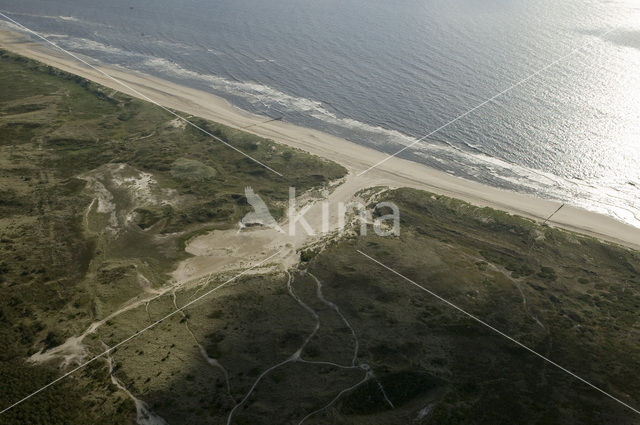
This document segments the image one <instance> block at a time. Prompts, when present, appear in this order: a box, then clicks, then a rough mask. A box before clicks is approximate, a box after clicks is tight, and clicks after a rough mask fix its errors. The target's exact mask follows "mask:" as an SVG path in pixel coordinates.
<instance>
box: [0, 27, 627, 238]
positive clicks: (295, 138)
mask: <svg viewBox="0 0 640 425" xmlns="http://www.w3.org/2000/svg"><path fill="white" fill-rule="evenodd" d="M0 47H1V48H4V49H6V50H8V51H11V52H14V53H17V54H20V55H23V56H26V57H29V58H31V59H35V60H38V61H40V62H43V63H45V64H47V65H50V66H53V67H56V68H59V69H61V70H63V71H66V72H69V73H72V74H76V75H78V76H81V77H83V78H86V79H88V80H91V81H94V82H96V83H99V84H101V85H104V86H106V87H110V88H113V89H115V90H118V91H120V92H123V93H126V94H128V95H130V96H133V97H138V98H139V97H140V96H139V95H137V94H136V93H133V92H131V91H130V90H129V89H127V88H125V87H123V86H122V85H120V84H118V83H117V82H115V81H113V80H111V79H109V78H108V77H106V76H105V75H103V74H101V73H99V72H97V71H96V70H94V69H91V68H89V67H87V66H86V65H84V64H82V63H81V62H79V61H77V60H75V59H74V58H72V57H70V56H68V55H66V54H64V53H62V52H56V51H54V50H53V49H52V48H47V47H44V46H42V45H41V44H38V43H36V42H33V41H30V40H28V38H27V36H26V35H23V34H21V33H18V32H12V31H9V30H5V29H0ZM98 68H99V69H101V70H102V71H104V72H105V73H107V74H109V75H111V76H113V77H114V78H116V79H118V80H120V81H122V82H123V83H125V84H127V85H128V86H130V87H131V88H133V89H135V90H137V91H138V92H140V93H142V94H143V95H144V96H148V97H149V98H151V99H153V100H154V101H155V102H157V103H159V104H160V105H163V106H165V107H167V108H171V109H174V110H176V111H182V112H185V113H187V114H191V115H194V116H200V117H203V118H206V119H210V120H212V121H216V122H220V123H222V124H225V125H228V126H230V127H234V128H237V129H240V130H242V131H246V132H249V133H253V134H256V135H258V136H261V137H265V138H268V139H272V140H274V141H275V142H278V143H282V144H285V145H288V146H291V147H294V148H299V149H302V150H304V151H306V152H309V153H311V154H315V155H317V156H320V157H322V158H326V159H329V160H332V161H335V162H337V163H339V164H341V165H343V166H344V167H345V168H346V169H347V170H348V171H349V175H348V176H347V178H346V179H345V182H344V183H343V184H342V185H341V186H342V187H343V189H344V190H342V191H341V192H343V194H344V196H345V197H346V196H349V195H350V194H353V193H355V192H357V191H358V190H360V189H364V188H367V187H371V186H389V187H392V188H397V187H411V188H415V189H421V190H426V191H429V192H434V193H437V194H442V195H446V196H450V197H453V198H458V199H461V200H464V201H467V202H470V203H471V204H474V205H477V206H481V207H491V208H495V209H498V210H503V211H506V212H509V213H511V214H517V215H520V216H523V217H527V218H531V219H534V220H536V221H537V222H539V223H541V222H543V221H544V220H545V219H547V217H549V216H550V215H551V214H552V213H554V211H556V210H557V209H558V207H559V206H561V205H562V203H561V202H559V201H553V200H547V199H541V198H536V197H533V196H531V195H526V194H521V193H517V192H512V191H508V190H504V189H498V188H494V187H491V186H488V185H485V184H482V183H478V182H474V181H470V180H465V179H463V178H460V177H456V176H453V175H450V174H447V173H445V172H442V171H438V170H435V169H432V168H429V167H427V166H425V165H422V164H420V163H417V162H413V161H409V160H405V159H400V158H397V157H394V158H391V159H389V160H388V161H386V162H384V163H383V164H381V165H380V166H378V167H377V168H375V169H372V170H370V171H369V172H367V173H366V174H364V175H362V176H357V174H358V173H360V172H362V171H364V170H366V169H368V168H369V167H370V166H371V165H373V164H376V163H378V162H379V161H381V160H382V159H384V158H386V157H387V156H388V155H387V154H385V153H383V152H380V151H376V150H374V149H371V148H367V147H364V146H361V145H358V144H356V143H353V142H350V141H347V140H345V139H341V138H339V137H336V136H332V135H329V134H326V133H323V132H321V131H318V130H313V129H310V128H304V127H300V126H297V125H294V124H291V123H288V122H285V121H269V118H268V117H264V116H259V115H256V114H252V113H250V112H247V111H244V110H241V109H239V108H237V107H235V106H233V105H232V104H231V103H229V102H228V101H227V100H225V99H223V98H220V97H218V96H215V95H213V94H210V93H207V92H204V91H201V90H197V89H191V88H189V87H185V86H181V85H179V84H176V83H172V82H169V81H166V80H163V79H161V78H158V77H153V76H150V75H146V74H142V73H140V72H136V71H130V70H127V69H124V68H121V67H107V66H103V65H100V66H98ZM267 121H268V122H267ZM266 165H269V164H266ZM284 177H285V178H286V176H284ZM547 223H548V224H549V225H551V226H556V227H560V228H564V229H566V230H570V231H574V232H577V233H581V234H585V235H587V236H592V237H595V238H598V239H602V240H605V241H608V242H613V243H616V244H619V245H622V246H625V247H628V248H632V249H635V250H640V228H636V227H634V226H631V225H629V224H625V223H623V222H621V221H618V220H616V219H615V218H613V217H609V216H606V215H602V214H599V213H595V212H591V211H587V210H584V209H582V208H579V207H574V206H570V205H564V207H563V208H562V209H560V211H558V212H557V213H556V214H554V215H553V218H552V219H551V220H549V221H548V222H547Z"/></svg>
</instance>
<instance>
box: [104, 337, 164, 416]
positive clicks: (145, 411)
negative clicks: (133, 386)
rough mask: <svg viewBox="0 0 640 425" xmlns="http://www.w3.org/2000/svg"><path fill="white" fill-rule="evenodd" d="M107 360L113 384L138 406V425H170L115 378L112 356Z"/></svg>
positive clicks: (106, 357) (106, 358) (108, 355)
mask: <svg viewBox="0 0 640 425" xmlns="http://www.w3.org/2000/svg"><path fill="white" fill-rule="evenodd" d="M100 342H102V345H103V346H104V347H105V349H106V348H108V346H107V344H105V343H104V342H103V341H100ZM105 360H106V361H107V365H108V366H109V376H110V377H111V382H112V383H113V384H114V385H115V386H116V387H118V388H119V389H120V390H121V391H122V392H124V393H125V394H126V395H127V396H128V397H129V398H130V399H131V400H133V402H134V403H135V405H136V422H137V423H138V425H168V424H167V422H166V421H165V420H164V419H162V418H161V417H160V416H158V415H156V414H155V413H153V412H152V411H151V409H149V406H147V403H145V402H144V401H142V400H140V399H139V398H137V397H136V396H134V395H133V394H132V393H131V391H129V390H128V389H127V387H125V385H124V384H123V383H122V382H121V381H120V380H119V379H118V378H116V376H115V370H114V367H113V358H112V357H111V354H107V355H106V356H105Z"/></svg>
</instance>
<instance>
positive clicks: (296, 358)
mask: <svg viewBox="0 0 640 425" xmlns="http://www.w3.org/2000/svg"><path fill="white" fill-rule="evenodd" d="M286 273H287V276H288V279H287V289H288V291H289V294H290V295H291V297H292V298H293V299H295V300H296V302H298V304H300V306H302V307H303V308H304V309H305V310H307V311H308V312H309V314H311V315H312V316H313V318H314V319H315V321H316V324H315V326H314V328H313V331H312V332H311V333H310V334H309V335H308V336H307V338H305V340H304V342H303V343H302V345H301V346H300V347H299V348H298V349H297V350H296V351H295V352H294V353H293V354H292V355H291V356H289V357H288V358H286V359H285V360H283V361H281V362H279V363H277V364H275V365H273V366H271V367H269V368H268V369H266V370H264V371H263V372H262V373H261V374H260V375H259V376H258V378H257V379H256V380H255V381H254V382H253V384H252V385H251V387H250V388H249V391H247V393H246V394H245V395H244V397H243V398H242V399H241V400H240V401H239V402H238V403H237V404H236V405H235V406H234V407H233V409H231V411H230V412H229V416H228V417H227V425H231V421H232V420H233V415H234V414H235V412H236V410H237V409H238V408H239V407H240V406H242V405H243V404H244V403H245V402H246V401H247V400H248V399H249V397H250V396H251V394H252V393H253V392H254V391H255V389H256V387H257V386H258V384H259V383H260V382H261V381H262V380H263V379H264V377H265V376H267V375H268V374H269V373H270V372H272V371H273V370H275V369H277V368H279V367H281V366H284V365H286V364H288V363H293V362H299V363H305V364H314V365H326V366H333V367H336V368H339V369H361V370H363V371H364V372H365V375H364V377H363V379H362V380H360V381H359V382H357V383H356V384H354V385H352V386H350V387H348V388H345V389H342V390H341V391H340V392H339V393H338V394H337V395H336V396H335V397H334V398H333V399H332V400H331V401H330V402H329V403H328V404H326V405H325V406H323V407H321V408H319V409H317V410H314V411H313V412H310V413H309V414H307V415H306V416H305V417H303V418H302V419H301V420H300V422H299V423H298V425H300V424H302V423H303V422H305V421H306V420H307V419H309V418H310V417H312V416H314V415H316V414H318V413H320V412H322V411H324V410H325V409H328V408H329V407H331V406H332V405H333V404H334V403H335V402H336V401H338V400H339V399H340V398H341V397H342V396H343V395H344V394H345V393H347V392H349V391H351V390H353V389H355V388H357V387H359V386H360V385H362V384H363V383H365V382H367V381H369V380H370V379H375V380H376V382H377V385H378V387H379V389H380V391H381V393H382V395H383V397H384V399H385V402H386V403H387V404H389V406H390V407H391V408H392V409H393V408H394V405H393V403H392V402H391V400H389V397H387V394H386V392H385V390H384V387H383V386H382V383H381V382H380V381H379V380H378V379H377V378H376V377H375V374H374V373H373V371H372V370H371V367H370V366H369V365H368V364H366V363H361V364H356V363H357V360H358V350H359V347H360V344H359V341H358V336H357V334H356V332H355V330H354V328H353V326H352V325H351V323H349V321H348V320H347V318H346V317H345V316H344V315H343V314H342V312H341V311H340V308H339V307H338V306H337V305H336V304H335V303H333V302H331V301H329V300H327V299H326V298H325V297H324V294H323V292H322V282H321V281H320V280H319V279H318V278H317V277H316V276H314V275H313V274H312V273H309V272H307V271H306V270H303V271H302V272H301V273H302V274H309V276H311V277H312V278H313V280H314V281H315V283H316V296H317V298H318V299H319V300H320V301H321V302H322V303H324V304H325V305H327V306H328V307H329V308H331V309H332V310H334V311H335V312H336V313H337V314H338V315H339V316H340V318H341V319H342V321H343V322H344V323H345V324H346V326H347V327H348V328H349V329H350V331H351V334H352V336H353V340H354V352H353V357H352V361H351V364H350V365H342V364H339V363H334V362H330V361H314V360H305V359H304V358H302V351H303V350H304V348H305V347H306V346H307V344H308V343H309V341H311V339H312V338H313V337H314V336H315V335H316V334H317V333H318V331H319V330H320V316H319V315H318V313H317V312H316V311H315V310H313V309H312V308H311V307H309V305H308V304H306V303H305V302H304V301H302V299H301V298H300V297H299V296H298V295H297V294H296V293H295V291H294V289H293V281H294V278H293V276H292V274H291V273H290V272H288V271H287V272H286Z"/></svg>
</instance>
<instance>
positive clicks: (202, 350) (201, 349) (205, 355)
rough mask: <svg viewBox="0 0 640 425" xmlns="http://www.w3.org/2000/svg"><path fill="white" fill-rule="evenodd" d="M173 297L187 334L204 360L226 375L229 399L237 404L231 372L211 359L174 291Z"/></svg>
mask: <svg viewBox="0 0 640 425" xmlns="http://www.w3.org/2000/svg"><path fill="white" fill-rule="evenodd" d="M171 295H172V299H173V306H174V307H175V309H176V310H177V311H179V312H180V314H181V315H182V317H183V319H184V326H185V327H186V328H187V332H189V335H191V338H193V340H194V341H195V343H196V345H197V346H198V350H199V352H200V355H202V358H203V359H204V360H205V361H206V362H207V363H208V364H209V365H210V366H212V367H214V368H216V369H218V370H219V371H221V372H222V375H224V380H225V383H226V387H227V395H228V396H229V398H230V399H231V400H232V401H233V403H234V404H235V400H234V398H233V396H232V395H231V383H230V382H229V372H228V371H227V369H226V368H225V367H224V366H222V364H220V362H219V361H218V360H217V359H214V358H213V357H209V354H208V353H207V350H206V349H205V348H204V347H203V346H202V344H200V341H198V338H196V336H195V334H194V333H193V331H192V330H191V327H190V326H189V317H188V316H187V315H186V314H185V313H184V311H182V310H180V308H179V307H178V304H177V301H176V291H175V290H174V291H173V292H172V293H171Z"/></svg>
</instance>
